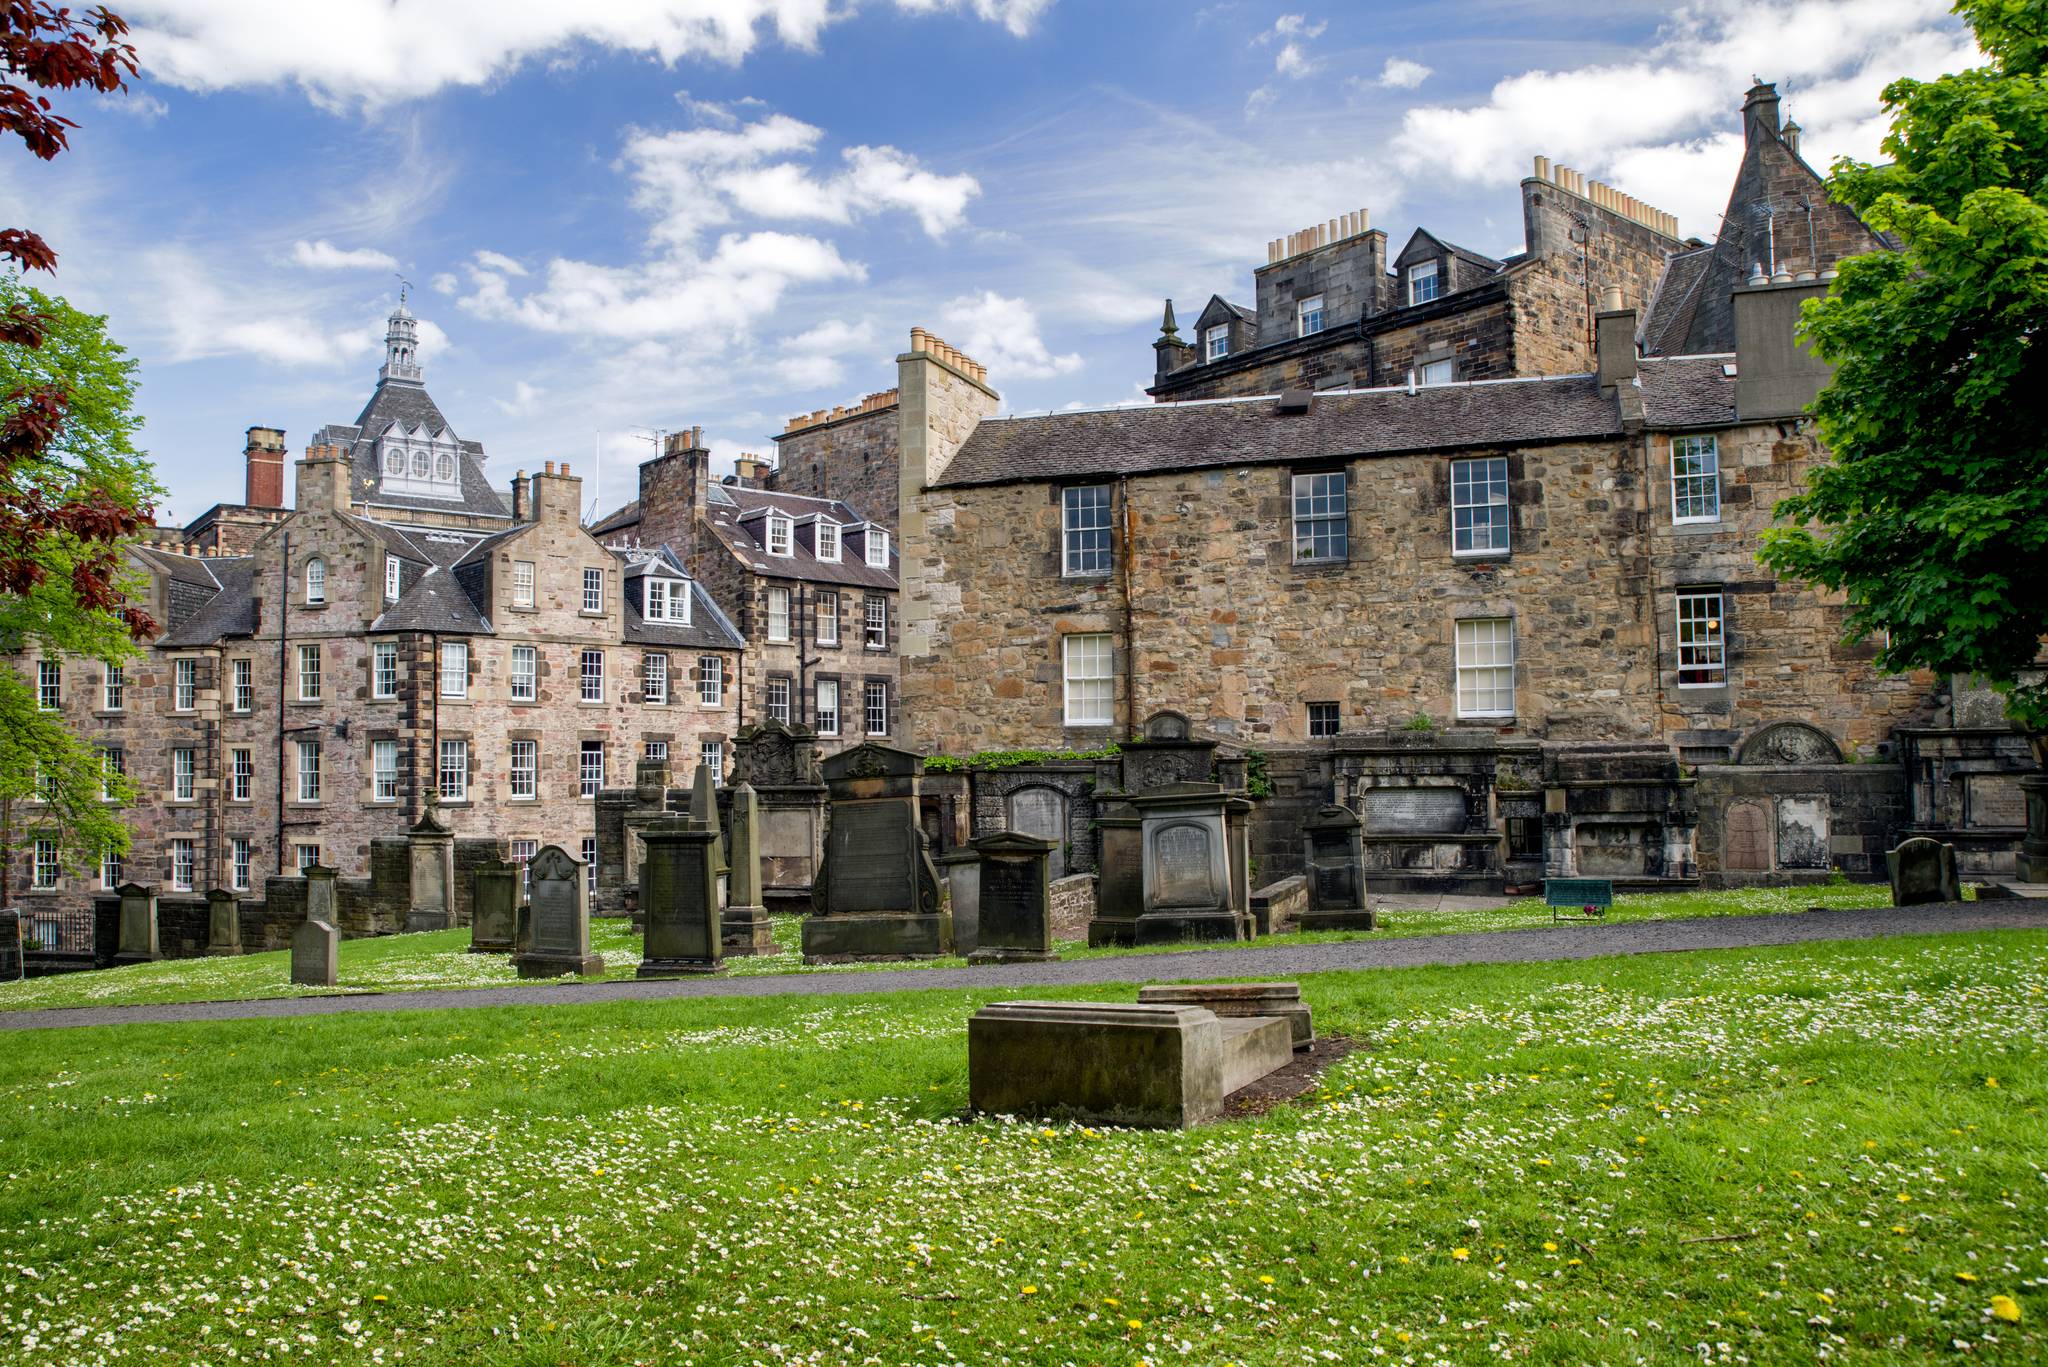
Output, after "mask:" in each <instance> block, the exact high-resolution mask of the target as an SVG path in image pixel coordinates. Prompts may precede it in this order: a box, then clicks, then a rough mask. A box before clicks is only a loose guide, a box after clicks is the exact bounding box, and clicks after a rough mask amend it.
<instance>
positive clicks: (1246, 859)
mask: <svg viewBox="0 0 2048 1367" xmlns="http://www.w3.org/2000/svg"><path fill="white" fill-rule="evenodd" d="M1217 786H1219V787H1221V786H1222V785H1220V784H1219V785H1217ZM1251 817H1252V804H1251V803H1250V802H1249V801H1248V800H1247V799H1245V798H1241V797H1236V796H1229V797H1225V798H1224V800H1223V838H1224V840H1225V841H1226V842H1228V845H1229V849H1230V909H1231V910H1232V911H1234V912H1236V913H1237V919H1238V921H1239V922H1240V924H1239V926H1238V935H1239V936H1240V937H1241V938H1243V939H1246V940H1249V939H1251V938H1252V937H1253V936H1255V935H1257V934H1258V922H1257V921H1255V920H1254V919H1253V918H1252V822H1251Z"/></svg>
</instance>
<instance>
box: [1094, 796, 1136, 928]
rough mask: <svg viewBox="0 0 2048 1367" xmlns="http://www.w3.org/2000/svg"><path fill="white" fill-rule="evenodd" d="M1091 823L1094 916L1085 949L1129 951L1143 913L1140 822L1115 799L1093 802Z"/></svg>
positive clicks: (1133, 811) (1131, 808)
mask: <svg viewBox="0 0 2048 1367" xmlns="http://www.w3.org/2000/svg"><path fill="white" fill-rule="evenodd" d="M1096 811H1097V815H1096V818H1095V850H1096V856H1095V857H1096V864H1097V868H1096V880H1095V915H1094V916H1093V917H1092V918H1090V920H1089V922H1088V945H1089V947H1090V948H1091V949H1095V948H1100V947H1101V946H1103V945H1134V944H1136V943H1137V942H1138V917H1139V915H1140V914H1141V913H1143V911H1144V910H1145V842H1144V835H1143V831H1144V825H1145V823H1144V821H1143V820H1142V819H1141V818H1140V817H1139V816H1138V809H1137V808H1136V807H1134V806H1132V805H1131V804H1130V803H1129V802H1128V801H1123V800H1120V799H1098V802H1097V807H1096Z"/></svg>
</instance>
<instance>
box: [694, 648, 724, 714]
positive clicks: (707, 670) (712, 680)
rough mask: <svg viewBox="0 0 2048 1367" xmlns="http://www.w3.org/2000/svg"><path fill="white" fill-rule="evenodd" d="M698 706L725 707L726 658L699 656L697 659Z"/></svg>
mask: <svg viewBox="0 0 2048 1367" xmlns="http://www.w3.org/2000/svg"><path fill="white" fill-rule="evenodd" d="M697 705H698V706H699V707H723V706H725V658H724V657H723V656H720V655H699V656H698V657H697Z"/></svg>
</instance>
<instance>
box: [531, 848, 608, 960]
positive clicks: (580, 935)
mask: <svg viewBox="0 0 2048 1367" xmlns="http://www.w3.org/2000/svg"><path fill="white" fill-rule="evenodd" d="M527 870H528V876H529V877H530V878H531V880H532V892H531V893H530V894H529V895H528V899H527V916H528V922H527V930H526V944H525V946H524V947H523V949H522V950H521V952H520V953H518V954H516V955H514V956H513V959H512V966H513V967H514V968H516V969H517V970H518V971H519V976H520V977H522V978H559V977H562V976H564V975H565V974H571V973H574V974H578V975H580V976H582V977H586V978H596V977H602V976H603V975H604V959H603V958H602V957H601V956H599V955H596V954H592V953H591V952H590V886H589V884H588V883H587V882H586V881H585V880H584V874H583V861H582V860H580V859H577V858H576V857H575V856H573V855H571V854H570V853H569V852H568V851H566V850H564V849H563V848H562V847H561V846H559V845H549V846H548V847H547V848H545V849H543V850H542V851H541V852H540V853H539V854H537V855H535V856H534V857H533V859H532V861H531V862H529V863H528V865H527Z"/></svg>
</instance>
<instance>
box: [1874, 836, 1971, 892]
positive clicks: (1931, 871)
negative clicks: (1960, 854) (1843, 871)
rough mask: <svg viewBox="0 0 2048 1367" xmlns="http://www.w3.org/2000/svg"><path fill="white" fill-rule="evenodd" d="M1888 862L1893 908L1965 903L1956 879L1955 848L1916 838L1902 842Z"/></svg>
mask: <svg viewBox="0 0 2048 1367" xmlns="http://www.w3.org/2000/svg"><path fill="white" fill-rule="evenodd" d="M1884 860H1885V865H1886V867H1887V868H1889V870H1890V871H1891V877H1892V905H1893V906H1895V907H1910V906H1917V905H1919V904H1920V903H1922V902H1960V901H1962V900H1963V885H1962V882H1961V880H1960V879H1959V878H1957V876H1956V847H1955V846H1953V845H1945V844H1943V843H1942V842H1941V841H1939V840H1929V839H1928V838H1927V837H1926V836H1914V837H1913V838H1912V839H1911V840H1903V841H1901V842H1899V847H1898V848H1897V849H1895V850H1892V851H1890V852H1889V853H1887V854H1886V855H1885V857H1884Z"/></svg>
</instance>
